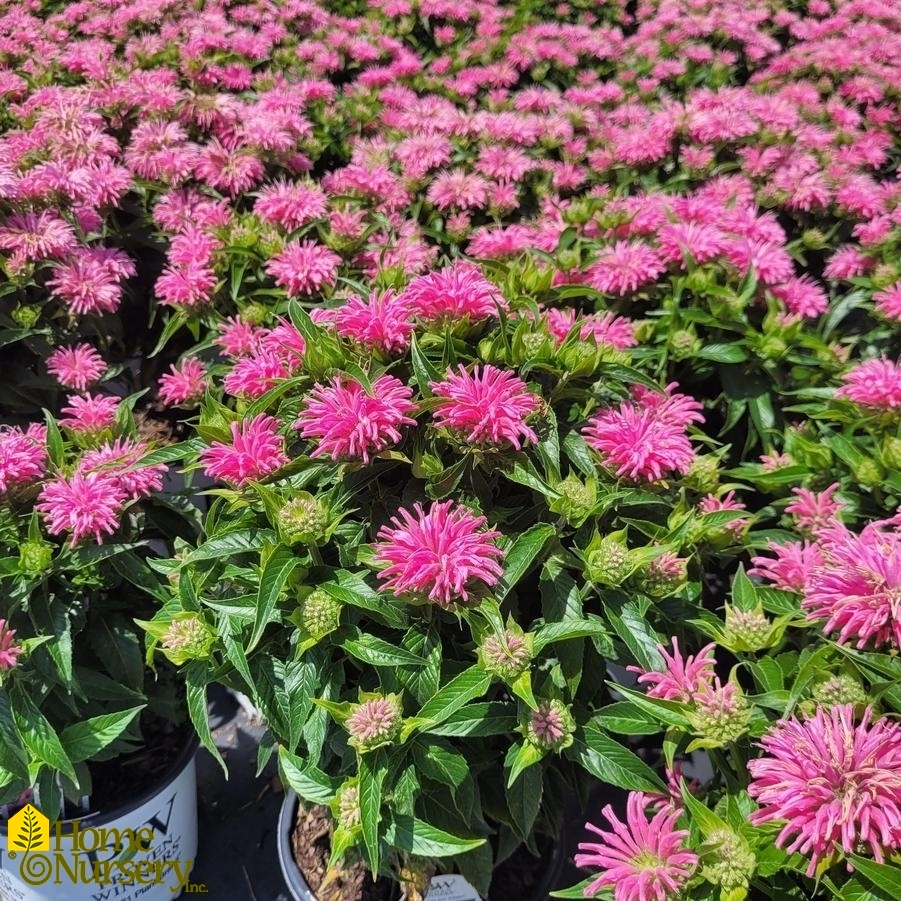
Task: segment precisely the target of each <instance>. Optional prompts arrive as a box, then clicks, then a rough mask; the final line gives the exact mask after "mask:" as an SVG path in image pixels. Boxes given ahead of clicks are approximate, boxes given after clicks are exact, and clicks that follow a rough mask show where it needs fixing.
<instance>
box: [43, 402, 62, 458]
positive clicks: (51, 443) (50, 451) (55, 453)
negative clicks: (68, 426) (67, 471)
mask: <svg viewBox="0 0 901 901" xmlns="http://www.w3.org/2000/svg"><path fill="white" fill-rule="evenodd" d="M44 421H45V422H46V423H47V456H48V457H50V462H51V463H52V464H53V465H54V466H55V467H57V468H58V469H59V468H61V467H62V466H63V465H64V464H65V462H66V450H65V445H64V444H63V436H62V435H61V434H60V431H59V426H57V424H56V417H55V416H54V415H53V414H52V413H51V412H50V411H49V410H44Z"/></svg>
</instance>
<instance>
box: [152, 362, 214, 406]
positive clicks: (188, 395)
mask: <svg viewBox="0 0 901 901" xmlns="http://www.w3.org/2000/svg"><path fill="white" fill-rule="evenodd" d="M169 370H170V371H169V372H168V373H166V374H165V375H161V376H160V380H159V395H160V400H162V402H163V403H164V404H171V405H173V406H178V405H179V404H190V405H196V404H197V403H198V402H199V401H200V400H201V398H202V397H203V395H204V394H205V393H206V389H207V388H208V387H209V385H210V381H209V379H208V378H207V377H206V367H205V366H204V365H203V363H201V362H200V360H198V359H197V358H196V357H185V359H184V360H182V361H181V366H180V367H177V366H174V365H173V366H170V367H169Z"/></svg>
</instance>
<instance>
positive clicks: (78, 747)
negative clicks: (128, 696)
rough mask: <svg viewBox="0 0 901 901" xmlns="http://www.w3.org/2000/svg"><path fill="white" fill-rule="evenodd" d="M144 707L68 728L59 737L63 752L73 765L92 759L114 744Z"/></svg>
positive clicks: (107, 714)
mask: <svg viewBox="0 0 901 901" xmlns="http://www.w3.org/2000/svg"><path fill="white" fill-rule="evenodd" d="M144 707H145V705H144V704H142V705H141V706H140V707H132V708H130V709H129V710H121V711H119V712H118V713H104V714H101V715H100V716H93V717H91V718H90V719H87V720H84V721H83V722H80V723H73V724H72V725H71V726H67V727H66V728H65V729H63V731H62V732H61V733H60V736H59V740H60V742H62V746H63V750H64V751H65V752H66V754H67V755H68V757H69V759H70V760H71V761H72V763H80V762H81V761H82V760H88V759H90V758H91V757H93V756H94V755H95V754H97V753H99V752H100V751H102V750H103V749H104V748H105V747H106V746H107V745H110V744H112V743H113V742H114V741H115V740H116V739H117V738H118V737H119V736H120V735H121V734H122V733H123V732H124V731H125V729H126V728H127V727H128V724H129V723H130V722H131V721H132V720H133V719H134V718H135V717H136V716H137V715H138V714H139V713H140V712H141V711H142V710H143V709H144Z"/></svg>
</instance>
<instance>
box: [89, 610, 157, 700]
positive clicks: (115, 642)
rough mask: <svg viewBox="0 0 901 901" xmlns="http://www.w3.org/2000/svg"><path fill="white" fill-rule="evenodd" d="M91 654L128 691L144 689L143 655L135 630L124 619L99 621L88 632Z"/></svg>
mask: <svg viewBox="0 0 901 901" xmlns="http://www.w3.org/2000/svg"><path fill="white" fill-rule="evenodd" d="M88 634H89V641H90V644H91V648H92V650H93V651H94V652H95V653H96V654H97V656H98V657H99V658H100V659H101V660H102V661H103V662H104V665H105V666H106V668H107V671H108V672H109V674H110V675H111V676H112V677H113V678H114V679H116V680H117V681H119V682H121V683H122V684H123V685H127V686H129V688H135V689H140V688H142V687H143V685H144V655H143V654H142V653H141V642H140V639H139V638H138V636H137V634H136V632H135V631H134V628H133V627H132V626H131V625H130V624H129V623H128V622H127V621H126V620H124V619H123V618H121V617H108V616H105V617H97V618H96V620H95V622H94V623H93V625H92V627H91V629H90V630H89V633H88Z"/></svg>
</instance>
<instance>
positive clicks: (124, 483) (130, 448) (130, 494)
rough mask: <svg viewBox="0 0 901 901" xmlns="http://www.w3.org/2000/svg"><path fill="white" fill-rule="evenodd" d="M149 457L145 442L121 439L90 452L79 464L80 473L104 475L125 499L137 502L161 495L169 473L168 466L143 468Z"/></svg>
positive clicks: (159, 465)
mask: <svg viewBox="0 0 901 901" xmlns="http://www.w3.org/2000/svg"><path fill="white" fill-rule="evenodd" d="M147 453H148V448H147V445H146V444H144V443H143V442H136V441H132V440H131V439H129V438H117V439H116V440H115V441H114V442H113V443H112V444H110V443H109V442H107V443H106V444H104V445H102V446H101V447H98V448H96V449H95V450H89V451H88V452H87V453H86V454H85V455H84V456H83V457H82V458H81V460H80V461H79V462H78V471H79V472H83V473H90V472H102V473H104V474H106V475H108V476H110V477H111V478H112V479H113V480H115V482H116V484H117V485H118V488H119V491H120V493H121V494H122V496H123V497H125V498H130V499H131V500H135V501H136V500H138V499H139V498H141V497H149V496H150V495H151V494H152V493H153V492H154V491H159V490H160V489H161V488H162V487H163V476H164V475H165V474H166V470H167V467H166V465H165V464H164V463H155V464H151V465H149V466H146V465H145V466H142V465H141V458H142V457H145V456H146V455H147Z"/></svg>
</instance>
